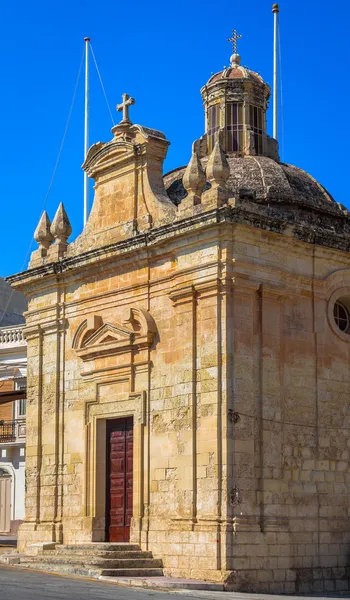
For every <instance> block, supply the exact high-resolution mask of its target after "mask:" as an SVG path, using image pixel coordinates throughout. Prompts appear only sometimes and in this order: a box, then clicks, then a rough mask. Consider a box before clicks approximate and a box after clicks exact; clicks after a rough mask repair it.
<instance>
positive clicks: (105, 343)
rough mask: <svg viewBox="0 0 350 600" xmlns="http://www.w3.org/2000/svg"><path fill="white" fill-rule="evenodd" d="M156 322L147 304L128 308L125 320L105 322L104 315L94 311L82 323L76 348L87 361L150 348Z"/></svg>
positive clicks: (75, 341)
mask: <svg viewBox="0 0 350 600" xmlns="http://www.w3.org/2000/svg"><path fill="white" fill-rule="evenodd" d="M155 333H156V325H155V322H154V320H153V318H152V317H151V315H150V314H149V313H148V312H147V311H146V310H145V309H143V308H138V307H132V308H128V309H127V310H126V311H125V313H124V319H123V320H122V321H121V323H115V324H113V323H104V322H103V319H102V317H101V316H100V315H90V316H89V317H88V318H87V319H85V320H84V321H82V323H81V324H80V325H79V327H78V329H77V331H76V333H75V335H74V338H73V344H72V346H73V348H74V349H75V350H76V353H77V355H78V356H79V357H80V358H81V359H82V360H83V361H89V360H93V359H94V358H98V357H104V356H112V355H114V354H120V353H123V352H129V351H132V350H140V349H142V348H147V347H148V346H150V345H151V344H152V342H153V339H154V336H155Z"/></svg>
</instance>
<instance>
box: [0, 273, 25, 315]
mask: <svg viewBox="0 0 350 600" xmlns="http://www.w3.org/2000/svg"><path fill="white" fill-rule="evenodd" d="M26 310H27V300H26V298H25V296H24V295H23V294H21V293H20V292H15V291H14V290H13V289H12V288H11V287H10V286H9V285H8V283H6V281H5V280H4V279H3V277H0V327H6V326H8V325H18V324H20V323H24V321H25V319H24V317H23V313H24V311H26Z"/></svg>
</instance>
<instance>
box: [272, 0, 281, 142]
mask: <svg viewBox="0 0 350 600" xmlns="http://www.w3.org/2000/svg"><path fill="white" fill-rule="evenodd" d="M272 12H273V16H274V32H273V137H274V138H275V140H278V27H279V22H278V14H279V12H280V10H279V6H278V4H273V5H272Z"/></svg>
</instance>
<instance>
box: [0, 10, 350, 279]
mask: <svg viewBox="0 0 350 600" xmlns="http://www.w3.org/2000/svg"><path fill="white" fill-rule="evenodd" d="M271 5H272V2H270V0H244V2H242V1H240V2H236V1H235V0H233V1H231V2H228V1H226V0H221V1H219V2H209V1H208V0H201V1H199V0H190V1H188V0H187V1H185V0H177V1H176V2H174V1H173V2H172V1H170V2H167V3H164V2H160V1H159V0H149V1H148V2H141V1H140V0H134V2H115V0H98V1H97V0H85V1H82V0H70V1H67V0H60V1H58V0H32V1H31V2H28V1H27V0H11V2H7V3H3V5H2V8H1V12H2V16H1V25H0V69H1V79H2V93H1V95H0V131H1V150H0V153H1V154H0V158H1V170H2V178H1V179H2V186H1V193H2V198H1V209H2V211H1V212H2V227H1V232H2V235H1V236H0V257H1V259H0V275H2V276H4V275H8V274H10V273H14V272H18V271H20V270H22V269H23V268H24V267H25V266H26V263H25V257H26V254H27V251H28V248H29V245H30V242H31V240H32V236H33V231H34V229H35V227H36V224H37V222H38V220H39V217H40V215H41V212H42V209H43V203H44V199H45V196H46V193H47V189H48V186H49V182H50V179H51V176H52V172H53V169H54V165H55V161H56V158H57V153H58V149H59V146H60V143H61V138H62V135H63V131H64V127H65V123H66V120H67V116H68V111H69V107H70V104H71V98H72V94H73V89H74V85H75V81H76V77H77V72H78V67H79V63H80V59H81V55H82V50H83V38H84V36H90V37H91V40H92V44H93V49H94V52H95V55H96V58H97V62H98V64H99V68H100V71H101V74H102V78H103V81H104V84H105V89H106V92H107V96H108V99H109V102H110V105H111V107H112V112H113V115H114V118H115V120H116V121H118V120H119V118H120V116H119V114H117V113H116V111H115V105H116V103H117V102H120V99H121V94H122V93H123V92H127V93H129V94H130V95H132V96H134V97H135V99H136V104H135V106H133V107H132V109H131V117H132V120H133V121H134V122H135V123H140V124H142V125H146V126H149V127H153V128H156V129H159V130H161V131H163V132H164V133H165V134H166V136H167V138H168V139H169V140H170V142H171V146H170V148H169V153H168V158H167V160H166V164H165V170H166V171H167V170H170V169H172V168H175V167H176V166H180V165H183V164H186V163H187V162H188V160H189V158H190V152H191V144H192V142H193V140H194V139H196V138H198V137H199V136H200V135H201V134H202V133H203V121H204V119H203V109H202V103H201V97H200V93H199V90H200V87H201V86H202V85H203V84H204V83H205V82H206V81H207V79H208V78H209V77H210V75H211V73H212V72H216V71H218V70H220V69H221V68H222V67H223V66H224V65H228V63H229V56H230V44H229V43H228V42H227V38H228V37H229V36H230V34H231V30H232V29H233V28H236V29H237V30H238V31H239V33H241V34H242V35H243V39H242V40H241V41H240V45H239V51H240V54H241V56H242V62H243V64H245V65H247V66H248V67H250V68H251V69H253V70H256V71H259V72H261V74H262V76H263V77H264V78H265V80H266V81H267V82H269V83H271V81H272V27H273V21H272V13H271ZM333 6H334V7H335V8H334V10H333ZM280 8H281V14H280V23H281V49H282V86H283V107H282V108H283V119H281V125H280V127H281V131H283V143H282V148H281V154H282V158H283V160H284V161H285V162H290V163H292V164H296V165H298V166H300V167H302V168H303V169H305V170H307V171H309V172H310V173H311V174H312V175H313V176H314V177H316V178H317V179H319V180H320V181H321V183H322V184H323V185H325V186H326V187H327V188H328V189H329V191H330V192H331V194H332V195H333V196H334V197H335V199H336V200H337V201H338V202H342V203H344V204H345V205H348V206H350V205H349V200H348V193H347V178H346V176H345V174H346V173H347V172H348V171H349V165H348V145H349V142H348V140H349V135H348V132H347V125H346V123H347V122H348V120H349V119H348V118H347V117H346V111H347V110H349V101H348V99H349V92H350V83H349V82H350V79H349V77H348V70H349V66H350V50H349V44H348V38H349V33H348V28H347V24H348V22H349V18H350V3H349V2H348V0H338V2H337V3H336V4H334V5H332V4H331V3H329V1H327V2H326V1H325V0H309V1H308V2H305V1H301V0H281V2H280ZM83 94H84V89H83V77H81V79H80V83H79V86H78V90H77V96H76V102H75V105H74V108H73V112H72V116H71V122H70V127H69V130H68V134H67V137H66V141H65V146H64V149H63V152H62V155H61V161H60V164H59V166H58V169H57V173H56V176H55V179H54V182H53V185H52V188H51V191H50V194H49V197H48V200H47V204H46V209H47V211H48V213H49V216H50V218H51V219H52V218H53V215H54V213H55V211H56V208H57V206H58V204H59V202H61V201H63V202H64V204H65V207H66V210H67V212H68V215H69V218H70V220H71V223H72V227H73V236H72V237H73V238H74V237H76V236H77V235H78V234H79V232H80V231H81V229H82V215H83V211H82V206H83V198H82V195H83V173H82V170H81V164H82V161H83V119H84V116H83V102H84V98H83ZM282 121H283V123H282ZM110 128H111V119H110V115H109V113H108V110H107V108H106V105H105V100H104V97H103V94H102V91H101V88H100V85H99V82H98V78H97V75H96V73H95V72H94V70H93V65H91V129H90V143H91V144H92V143H94V142H96V141H99V140H101V141H108V140H109V139H110V138H111V134H110ZM269 129H270V130H271V116H270V120H269ZM35 248H36V244H35V243H33V245H32V248H31V249H32V250H33V249H35Z"/></svg>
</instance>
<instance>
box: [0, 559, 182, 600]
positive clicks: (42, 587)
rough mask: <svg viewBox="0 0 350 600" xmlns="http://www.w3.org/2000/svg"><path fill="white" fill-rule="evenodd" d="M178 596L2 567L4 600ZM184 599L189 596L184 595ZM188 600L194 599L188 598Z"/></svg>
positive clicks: (120, 599) (141, 599)
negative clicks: (189, 599)
mask: <svg viewBox="0 0 350 600" xmlns="http://www.w3.org/2000/svg"><path fill="white" fill-rule="evenodd" d="M175 596H176V597H177V598H178V595H173V594H169V593H168V592H154V591H152V590H135V589H132V588H123V587H118V586H116V585H114V584H108V583H102V582H101V583H100V582H98V581H91V580H86V579H80V578H68V577H62V576H57V575H52V574H50V575H49V574H46V573H38V572H37V571H27V570H24V569H19V568H17V567H12V568H10V567H2V566H0V598H1V600H63V599H64V600H112V599H113V600H152V599H154V600H156V599H158V600H170V599H171V598H172V597H175ZM181 598H183V600H185V599H186V596H181ZM188 598H192V597H191V596H188Z"/></svg>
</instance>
